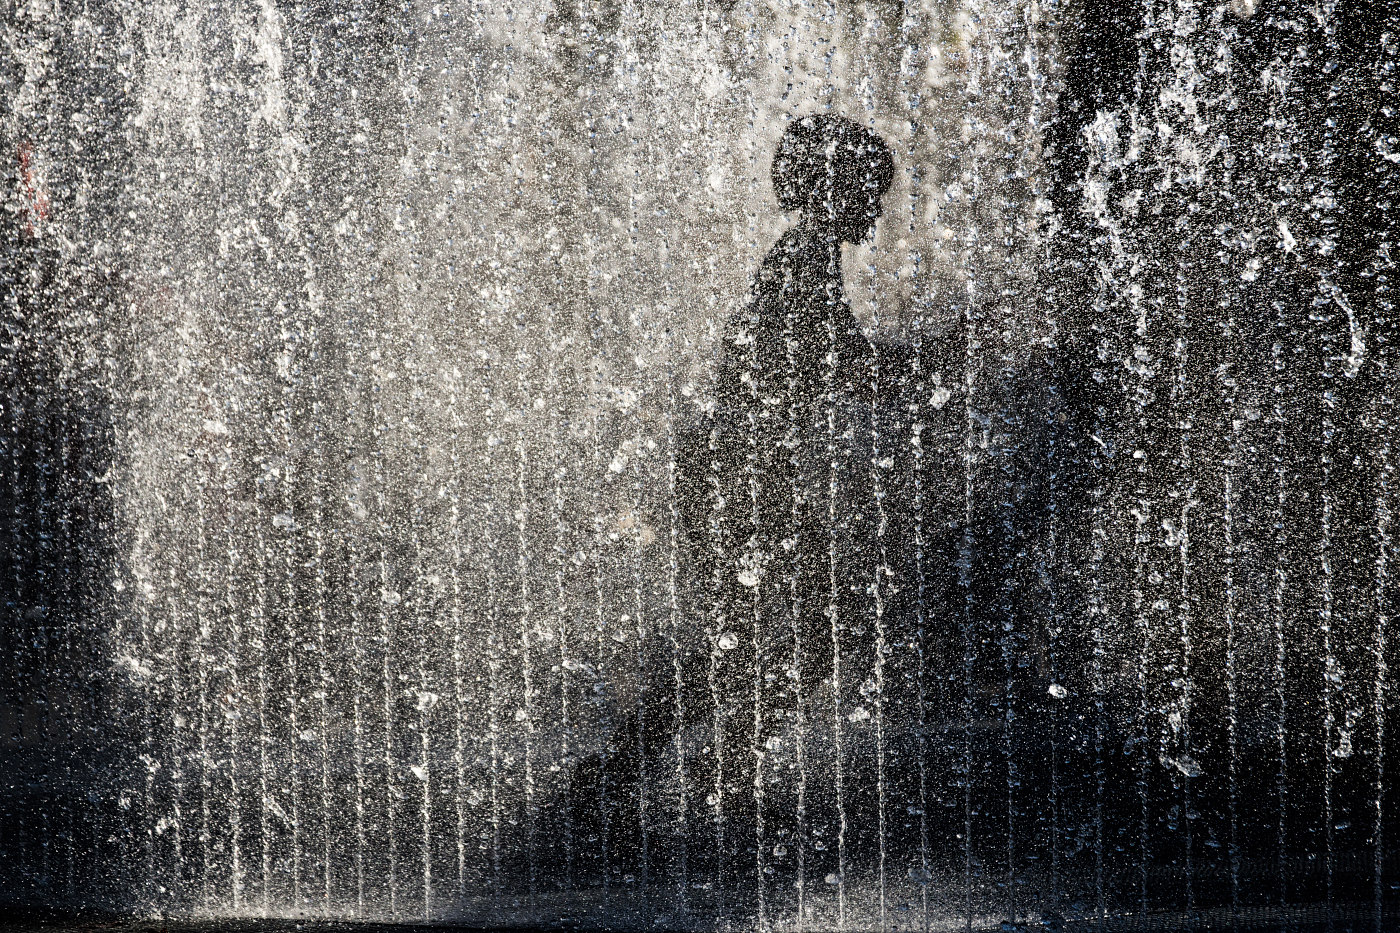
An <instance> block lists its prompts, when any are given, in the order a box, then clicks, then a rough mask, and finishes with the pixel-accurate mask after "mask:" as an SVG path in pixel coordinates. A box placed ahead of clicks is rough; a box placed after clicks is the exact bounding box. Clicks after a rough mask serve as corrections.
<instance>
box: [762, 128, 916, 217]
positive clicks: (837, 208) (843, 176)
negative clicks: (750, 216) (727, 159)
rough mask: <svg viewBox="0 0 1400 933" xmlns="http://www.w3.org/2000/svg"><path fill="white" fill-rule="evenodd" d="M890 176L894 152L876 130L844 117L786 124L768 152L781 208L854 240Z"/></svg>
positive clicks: (875, 212) (873, 211) (876, 207)
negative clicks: (772, 149) (781, 135)
mask: <svg viewBox="0 0 1400 933" xmlns="http://www.w3.org/2000/svg"><path fill="white" fill-rule="evenodd" d="M893 181H894V157H893V156H892V155H891V153H890V148H889V146H887V145H885V141H884V140H883V139H881V138H880V137H879V136H877V135H875V134H874V133H872V132H871V131H870V130H867V129H866V128H865V127H863V126H861V125H860V124H858V123H855V122H853V121H851V120H847V119H846V118H845V117H837V116H830V115H827V114H813V115H811V116H806V117H799V118H797V119H795V120H793V121H792V122H791V123H790V124H788V128H787V129H786V130H785V131H784V132H783V138H782V139H781V140H780V141H779V142H778V151H777V152H776V153H775V154H774V155H773V191H774V193H776V194H777V196H778V204H779V206H781V207H782V209H783V210H785V211H801V212H802V214H803V218H804V220H805V221H807V222H809V223H812V224H814V225H816V226H817V227H819V228H821V229H823V230H825V231H827V232H829V233H830V234H831V235H832V236H833V237H834V238H836V239H838V240H844V241H848V242H851V243H859V242H860V241H861V240H864V239H865V238H866V237H867V236H869V235H870V233H871V231H872V230H874V229H875V219H876V218H877V217H879V216H880V209H881V208H880V201H881V199H882V198H883V197H884V195H885V192H886V191H888V190H889V187H890V183H891V182H893Z"/></svg>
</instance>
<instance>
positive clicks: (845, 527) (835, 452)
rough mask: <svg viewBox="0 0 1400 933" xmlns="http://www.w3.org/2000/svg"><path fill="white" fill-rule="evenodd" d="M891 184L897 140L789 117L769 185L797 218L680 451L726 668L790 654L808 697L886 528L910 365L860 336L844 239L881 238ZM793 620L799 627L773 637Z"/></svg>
mask: <svg viewBox="0 0 1400 933" xmlns="http://www.w3.org/2000/svg"><path fill="white" fill-rule="evenodd" d="M893 178H894V159H893V157H892V155H891V153H890V150H889V147H888V146H886V145H885V143H884V142H883V141H882V140H881V139H880V138H879V137H878V136H877V135H875V134H874V133H872V132H871V131H869V130H867V129H865V128H864V127H861V126H860V125H858V124H856V123H854V122H852V121H850V120H847V119H845V118H843V117H838V116H830V115H813V116H806V117H801V118H798V119H796V120H794V121H793V122H792V123H791V124H790V125H789V126H788V128H787V130H786V131H785V132H784V134H783V136H782V139H781V141H780V142H779V143H778V147H777V152H776V153H775V155H774V158H773V168H772V179H773V189H774V192H775V193H776V194H777V198H778V203H779V206H781V207H782V208H783V209H784V210H787V211H795V212H797V213H798V219H797V223H796V225H794V226H793V227H792V228H791V229H789V230H788V231H787V232H785V233H784V234H783V235H782V236H781V237H780V238H779V240H778V242H777V243H776V244H775V245H774V246H773V248H772V250H770V251H769V253H768V255H767V257H766V258H765V259H764V261H763V264H762V266H760V268H759V270H758V272H757V274H756V275H755V277H754V283H753V288H752V291H751V295H750V299H749V301H748V302H747V303H746V305H745V306H744V307H743V308H741V309H740V310H739V311H738V312H737V313H736V314H735V316H734V317H733V319H732V320H731V321H730V322H729V325H728V328H727V330H726V333H725V336H724V347H723V356H722V358H721V360H720V362H719V366H718V372H717V379H716V385H715V403H716V408H715V413H714V415H713V416H712V418H711V420H710V424H709V431H708V435H707V436H704V437H699V438H696V440H697V441H699V443H694V444H692V445H691V446H690V447H689V449H686V450H684V451H683V452H682V453H683V458H682V459H683V462H682V464H681V467H682V473H683V474H684V475H685V477H686V479H687V483H686V488H682V489H681V490H680V493H681V499H682V503H681V505H682V510H683V512H682V517H683V520H684V522H685V525H686V530H687V532H688V533H689V537H690V539H691V541H692V543H693V545H694V550H695V553H696V556H697V558H698V560H697V565H698V566H699V567H700V568H701V570H702V575H703V576H704V577H705V578H706V579H707V581H708V584H709V587H710V588H711V590H712V594H713V596H714V597H715V599H716V607H717V617H716V634H717V635H718V636H719V637H722V638H724V639H725V646H726V647H725V648H723V651H724V654H723V660H724V666H725V667H726V668H734V669H736V670H740V671H742V670H750V669H751V666H752V665H753V664H760V665H765V664H783V665H787V664H788V663H790V659H791V657H793V656H796V657H798V662H797V664H798V667H799V668H800V674H801V681H802V683H803V686H805V687H806V688H807V689H808V690H811V689H813V688H814V687H815V686H816V682H817V681H818V680H820V679H821V678H822V677H826V676H829V674H830V670H831V667H832V657H831V656H832V653H833V651H837V652H839V651H840V648H841V644H840V641H839V639H838V641H837V642H835V643H834V642H833V641H832V637H833V636H832V627H833V622H832V618H831V617H832V613H833V612H834V613H836V614H837V616H838V618H837V620H836V623H835V624H836V626H837V628H838V630H839V628H840V627H841V626H843V625H845V624H846V622H848V621H854V620H855V619H856V618H858V617H859V610H860V609H861V608H863V603H864V601H865V596H864V594H865V590H866V588H867V583H868V580H864V579H861V577H862V573H861V572H860V569H861V568H860V567H858V566H857V565H861V564H864V563H865V562H867V561H868V559H869V558H870V557H871V551H872V547H871V546H872V545H873V543H874V539H875V536H876V534H877V530H876V522H877V521H878V519H877V516H876V515H875V508H874V507H875V502H874V501H873V499H872V498H871V496H870V495H869V493H870V491H871V490H872V488H873V485H874V484H875V482H876V477H874V476H872V475H871V463H870V459H871V449H870V443H871V431H872V427H873V426H874V425H875V424H876V420H875V419H876V418H877V412H878V410H879V408H880V406H881V404H882V402H884V401H885V400H886V399H887V398H888V397H889V396H891V395H893V394H894V393H896V392H897V391H898V387H899V385H900V382H901V380H900V378H899V376H900V371H901V370H902V368H903V366H904V365H905V360H904V359H903V356H902V354H900V353H899V352H898V351H897V350H895V349H893V348H889V347H884V346H881V345H879V344H876V343H875V342H873V341H872V340H871V339H870V338H868V337H867V336H866V335H865V334H864V332H863V331H862V330H861V327H860V323H859V322H858V321H857V319H856V317H855V315H854V314H853V313H852V311H851V306H850V303H849V301H848V300H847V298H846V294H845V286H844V283H843V281H842V269H841V247H842V244H843V243H859V242H861V241H863V240H865V239H866V238H867V237H869V236H870V235H871V234H872V233H873V231H874V229H875V223H876V220H877V219H878V217H879V216H880V212H881V201H882V199H883V197H884V195H885V193H886V192H887V191H888V190H889V187H890V184H891V182H892V181H893ZM882 478H883V479H885V480H886V481H887V482H888V481H889V477H882ZM886 520H887V521H888V517H887V518H886ZM869 569H870V572H872V573H873V572H874V570H873V568H869ZM784 618H786V619H787V620H788V621H789V622H790V623H791V624H789V625H786V626H782V627H781V628H783V629H784V630H783V631H774V630H773V629H774V628H776V626H774V625H773V624H772V621H773V620H780V619H784ZM755 619H758V620H759V621H758V622H757V624H755ZM764 619H766V620H769V621H768V622H767V623H765V622H764V621H763V620H764ZM838 634H839V632H838ZM735 640H737V641H738V642H739V644H738V645H733V644H732V643H733V642H734V641H735ZM867 640H868V639H867ZM765 654H769V655H771V656H769V657H765V656H764V655H765Z"/></svg>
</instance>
